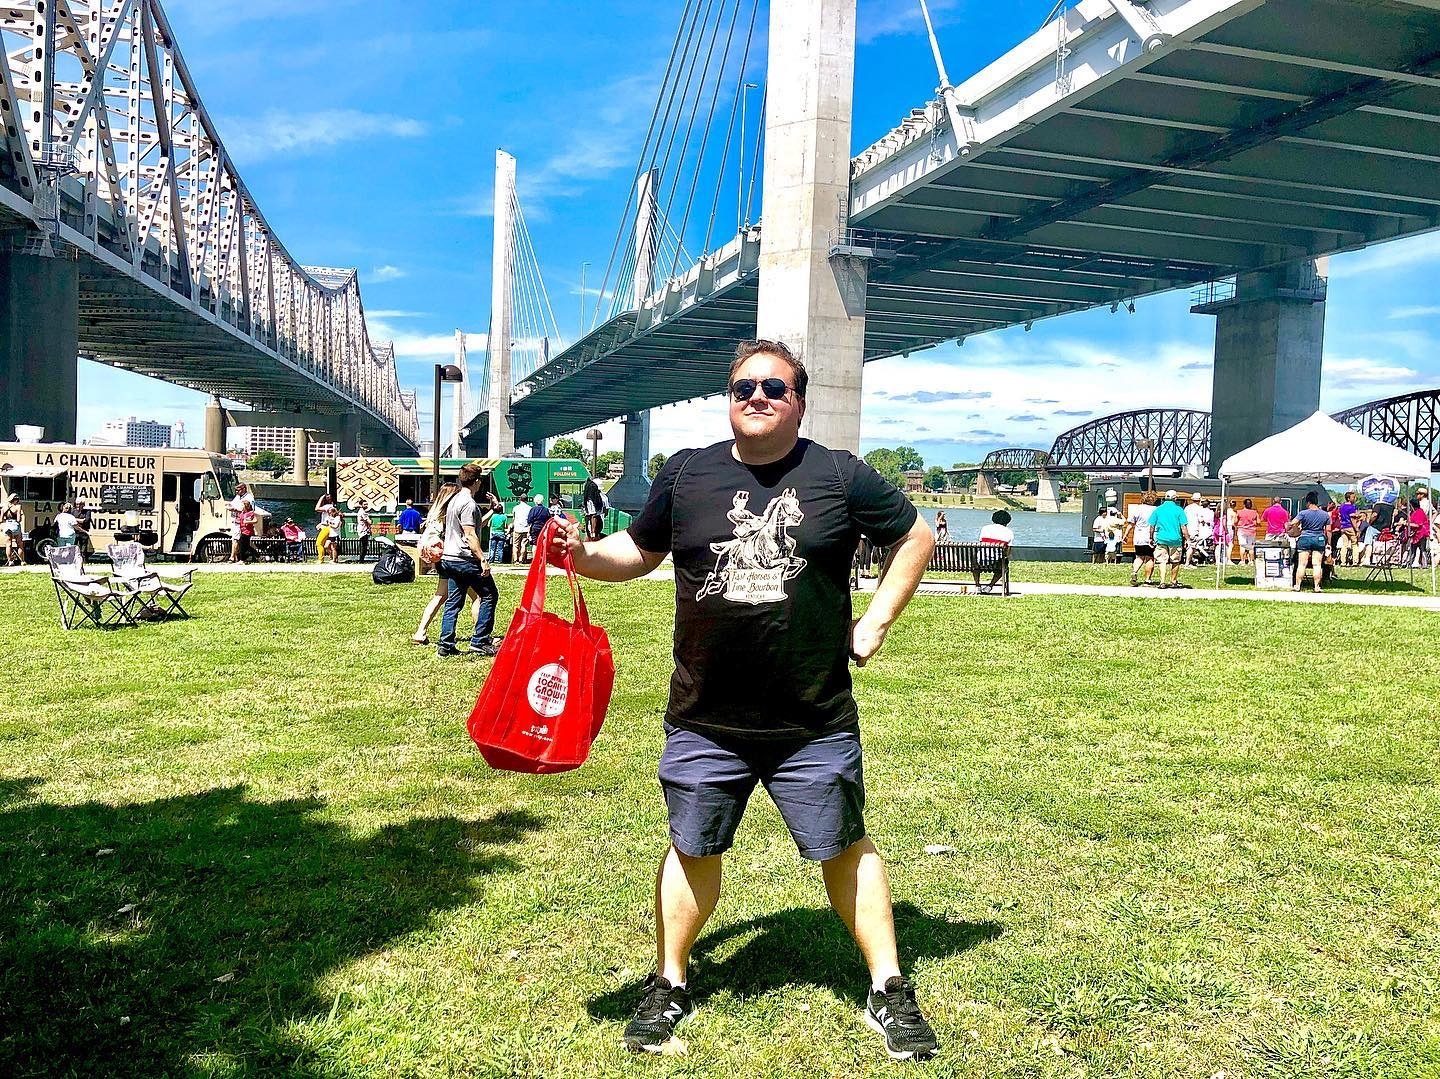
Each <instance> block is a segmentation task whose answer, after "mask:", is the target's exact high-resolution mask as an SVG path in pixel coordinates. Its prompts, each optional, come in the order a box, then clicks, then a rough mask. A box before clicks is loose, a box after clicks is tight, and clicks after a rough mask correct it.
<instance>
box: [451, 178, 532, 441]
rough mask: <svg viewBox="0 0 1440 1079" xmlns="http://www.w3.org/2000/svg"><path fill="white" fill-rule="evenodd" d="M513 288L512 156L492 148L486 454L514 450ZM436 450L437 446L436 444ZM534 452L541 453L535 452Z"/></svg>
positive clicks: (513, 186) (513, 184) (513, 181)
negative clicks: (492, 233) (492, 238)
mask: <svg viewBox="0 0 1440 1079" xmlns="http://www.w3.org/2000/svg"><path fill="white" fill-rule="evenodd" d="M514 290H515V158H514V157H512V156H511V155H510V154H507V153H506V152H505V151H504V150H496V151H495V245H494V249H493V251H492V254H491V271H490V333H489V335H488V336H487V338H486V348H487V350H488V352H489V353H490V400H489V402H488V403H487V408H488V411H489V414H490V423H489V436H488V445H487V454H486V456H489V457H505V456H506V455H508V454H511V453H514V452H515V414H514V412H513V411H512V410H511V405H510V394H511V387H510V346H511V340H510V338H511V334H512V333H513V332H514V317H515V312H514V306H513V300H512V297H513V296H514ZM457 436H458V432H457ZM436 452H437V453H438V452H439V447H438V446H437V447H436ZM536 456H543V455H542V454H536Z"/></svg>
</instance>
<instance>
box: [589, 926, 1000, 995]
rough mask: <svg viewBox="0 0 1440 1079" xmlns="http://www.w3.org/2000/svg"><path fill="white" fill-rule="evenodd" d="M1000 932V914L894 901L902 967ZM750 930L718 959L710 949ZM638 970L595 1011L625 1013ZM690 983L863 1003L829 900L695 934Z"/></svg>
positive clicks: (850, 950) (848, 944)
mask: <svg viewBox="0 0 1440 1079" xmlns="http://www.w3.org/2000/svg"><path fill="white" fill-rule="evenodd" d="M1002 932H1004V926H1002V925H1001V924H1000V923H999V922H988V921H987V922H952V921H947V920H946V919H944V918H936V917H934V916H933V915H930V914H926V913H925V912H924V911H923V910H921V909H920V908H919V907H917V906H915V905H914V904H913V903H909V902H903V903H897V904H895V937H896V940H897V942H898V943H899V945H900V961H901V962H902V963H904V964H906V966H907V968H909V967H910V966H911V965H913V964H914V963H915V961H916V960H922V959H940V958H944V957H946V956H951V955H958V954H959V953H960V952H963V951H967V950H969V949H970V948H974V947H975V946H977V945H979V944H983V943H985V942H986V941H991V940H994V939H996V938H997V937H999V936H1000V934H1001V933H1002ZM747 937H748V938H749V939H747V940H745V942H744V943H743V944H742V945H740V947H739V948H738V949H736V950H735V951H734V952H732V953H730V954H728V955H726V957H725V958H724V959H721V960H714V959H712V958H711V957H712V955H713V954H714V953H716V952H719V951H723V950H726V948H725V946H726V945H728V944H730V943H731V942H733V941H736V940H739V939H741V938H747ZM643 982H644V980H643V978H637V979H635V980H633V981H631V982H629V983H627V984H626V985H623V986H621V987H619V988H618V989H614V990H611V991H610V992H608V993H605V994H602V995H601V996H598V997H595V998H593V999H592V1000H591V1001H590V1004H589V1011H590V1014H591V1016H593V1017H594V1018H596V1019H609V1020H619V1019H628V1018H630V1015H631V1013H632V1012H633V1011H634V1010H635V1005H636V1004H638V1003H639V1000H640V989H641V986H642V985H643ZM689 985H690V987H691V989H692V991H693V992H694V994H695V996H696V998H697V999H701V1000H703V999H704V998H705V997H706V996H708V995H709V994H712V993H716V992H720V991H722V990H724V991H728V992H731V993H734V994H735V995H736V996H739V997H752V996H759V995H761V994H763V993H768V992H771V991H773V990H775V989H779V988H782V987H784V986H788V985H814V986H818V987H819V988H821V989H828V990H829V991H830V992H832V993H834V994H835V996H836V997H838V998H840V999H841V1000H852V1001H854V1002H856V1003H857V1006H859V1005H863V1003H864V1000H865V992H866V990H867V989H868V988H869V985H870V976H869V974H868V973H867V972H866V970H865V964H864V963H863V961H862V960H861V958H860V951H859V949H858V948H857V947H856V946H855V941H854V939H853V938H852V937H851V936H850V934H849V932H848V931H847V930H846V929H845V927H844V925H843V924H842V923H841V922H840V919H839V918H838V917H836V916H835V913H834V912H833V911H831V910H830V909H829V908H811V907H792V908H791V909H789V910H782V911H777V912H775V913H774V914H766V915H764V916H763V917H760V918H752V919H750V920H748V921H744V922H737V923H735V924H734V925H727V926H724V927H723V928H721V929H719V930H717V931H715V932H714V933H705V934H702V935H701V937H700V939H699V940H698V941H697V942H696V944H695V949H694V951H693V953H692V954H691V958H690V978H689Z"/></svg>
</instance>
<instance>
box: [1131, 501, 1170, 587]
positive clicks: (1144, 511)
mask: <svg viewBox="0 0 1440 1079" xmlns="http://www.w3.org/2000/svg"><path fill="white" fill-rule="evenodd" d="M1154 512H1155V492H1154V491H1146V492H1145V493H1144V494H1143V495H1141V496H1140V501H1139V502H1137V503H1136V504H1135V505H1133V506H1131V507H1130V512H1129V513H1128V514H1127V515H1126V517H1125V539H1126V540H1127V541H1128V542H1129V543H1130V544H1131V545H1132V546H1133V547H1134V549H1135V561H1134V562H1132V563H1131V565H1130V587H1131V588H1135V587H1137V586H1138V585H1139V584H1140V571H1141V570H1142V569H1143V570H1144V571H1145V583H1146V584H1153V583H1154V577H1155V532H1154V530H1153V529H1152V528H1151V527H1150V515H1151V514H1152V513H1154ZM1160 579H1161V580H1162V581H1163V580H1164V579H1165V578H1164V575H1163V574H1162V575H1161V578H1160Z"/></svg>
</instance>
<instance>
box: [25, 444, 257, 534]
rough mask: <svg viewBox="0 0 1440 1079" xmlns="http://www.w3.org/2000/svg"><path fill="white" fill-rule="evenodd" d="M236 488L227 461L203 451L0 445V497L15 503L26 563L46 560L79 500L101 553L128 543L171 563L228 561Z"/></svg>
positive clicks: (55, 445)
mask: <svg viewBox="0 0 1440 1079" xmlns="http://www.w3.org/2000/svg"><path fill="white" fill-rule="evenodd" d="M235 482H236V481H235V471H234V469H233V468H232V467H231V465H230V462H229V460H227V459H226V458H224V457H220V456H218V455H216V454H213V453H206V452H205V451H204V450H172V449H144V448H140V447H136V446H70V445H62V444H59V443H49V442H38V443H24V442H0V497H3V498H4V499H5V500H6V501H7V502H8V500H9V498H10V496H11V495H12V494H16V495H19V496H20V503H21V506H22V508H23V512H24V521H23V527H24V530H25V536H26V543H25V551H26V554H27V556H29V557H31V558H37V559H43V558H44V557H45V553H46V552H47V551H48V550H49V549H50V547H51V546H52V545H53V543H54V541H55V535H54V526H53V523H52V522H53V521H54V519H55V515H56V514H58V513H59V512H60V509H61V507H62V506H64V505H65V503H67V502H74V501H75V500H76V499H77V498H83V499H84V500H85V505H86V509H87V510H88V511H89V512H90V514H91V520H90V535H89V541H90V542H89V546H90V547H92V548H93V549H94V550H96V551H99V552H101V553H103V552H104V550H105V545H106V544H108V543H115V542H118V541H121V540H132V539H133V540H138V541H139V542H140V543H141V544H142V545H144V546H145V547H146V548H147V549H148V550H150V551H151V552H153V553H159V554H167V555H172V556H174V557H176V558H182V559H193V558H196V557H198V558H200V559H205V558H216V557H220V558H224V557H228V555H229V550H230V509H229V504H230V500H231V499H232V498H234V497H235Z"/></svg>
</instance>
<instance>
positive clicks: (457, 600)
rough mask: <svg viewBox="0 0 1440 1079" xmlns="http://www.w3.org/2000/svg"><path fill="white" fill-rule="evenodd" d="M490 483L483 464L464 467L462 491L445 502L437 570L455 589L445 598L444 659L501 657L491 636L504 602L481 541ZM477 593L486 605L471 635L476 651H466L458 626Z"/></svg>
mask: <svg viewBox="0 0 1440 1079" xmlns="http://www.w3.org/2000/svg"><path fill="white" fill-rule="evenodd" d="M484 480H485V473H484V471H483V470H482V469H481V468H480V466H479V465H475V464H470V465H465V466H463V467H462V468H461V469H460V474H459V475H458V476H457V477H456V478H455V482H456V483H458V484H459V485H460V490H459V491H457V492H456V493H455V494H454V495H453V496H452V497H451V499H450V501H449V502H447V503H446V504H445V533H444V535H445V540H444V553H443V554H442V555H441V557H440V562H439V564H438V565H437V566H436V567H435V572H436V573H438V574H439V575H440V576H441V577H442V578H443V579H444V580H446V581H448V582H449V585H450V591H449V592H448V593H447V594H446V597H445V614H444V615H443V616H442V618H441V621H440V643H439V644H438V645H437V647H436V649H435V654H436V655H437V656H439V657H440V658H441V659H448V658H449V657H451V656H459V655H464V656H471V657H475V658H483V657H491V656H494V655H495V643H494V641H493V640H491V634H492V633H493V632H494V630H495V605H496V603H497V602H498V600H499V598H500V590H499V589H497V588H496V587H495V577H494V575H493V574H491V572H490V563H489V561H488V560H487V559H486V557H485V548H484V547H483V546H482V545H481V543H480V534H481V530H482V529H483V528H484V527H485V524H486V522H487V521H488V520H489V518H490V513H491V505H490V504H489V503H487V504H486V505H485V506H483V507H482V506H480V505H479V504H477V503H476V501H475V493H476V492H477V491H479V490H480V486H481V484H482V483H483V482H484ZM471 592H474V593H475V595H477V596H479V597H480V601H479V603H478V604H476V607H475V629H474V631H473V632H472V633H471V634H470V651H468V652H461V651H459V650H458V649H457V648H456V647H455V640H456V637H455V626H456V623H457V622H458V621H459V620H460V612H461V610H462V609H464V607H465V597H466V595H467V594H469V593H471Z"/></svg>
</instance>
